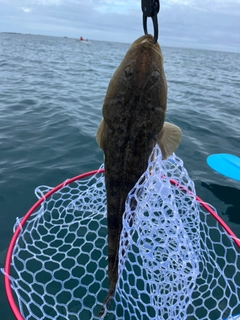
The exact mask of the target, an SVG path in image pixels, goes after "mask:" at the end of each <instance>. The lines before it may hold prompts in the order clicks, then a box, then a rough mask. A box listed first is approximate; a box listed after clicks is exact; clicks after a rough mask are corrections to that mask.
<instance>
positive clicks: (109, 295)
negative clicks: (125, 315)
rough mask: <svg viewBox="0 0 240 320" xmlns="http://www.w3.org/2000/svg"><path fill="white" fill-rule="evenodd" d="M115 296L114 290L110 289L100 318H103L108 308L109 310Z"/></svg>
mask: <svg viewBox="0 0 240 320" xmlns="http://www.w3.org/2000/svg"><path fill="white" fill-rule="evenodd" d="M113 295H114V290H112V289H109V291H108V294H107V296H106V298H105V299H104V301H103V304H102V306H101V308H100V311H99V313H98V317H99V318H101V317H102V316H103V314H104V312H105V308H106V306H107V308H108V309H109V307H110V303H111V300H112V298H113Z"/></svg>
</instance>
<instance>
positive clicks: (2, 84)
mask: <svg viewBox="0 0 240 320" xmlns="http://www.w3.org/2000/svg"><path fill="white" fill-rule="evenodd" d="M160 44H161V39H160ZM128 47H129V44H120V43H110V42H101V41H89V42H85V43H81V42H79V41H76V40H74V39H67V38H56V37H44V36H32V35H17V34H0V267H3V265H4V259H5V254H6V249H7V247H8V244H9V242H10V239H11V236H12V227H13V225H14V223H15V221H16V217H22V216H23V215H24V214H25V213H26V212H27V210H28V209H29V208H30V207H31V206H32V205H33V203H34V202H35V201H36V197H35V195H34V189H35V188H36V187H37V186H38V185H41V184H44V185H49V186H56V185H57V184H59V183H61V182H62V181H64V180H66V179H67V178H71V177H73V176H75V175H78V174H80V173H83V172H86V171H89V170H94V169H97V168H98V167H99V166H100V165H101V163H102V162H103V154H102V151H101V150H100V149H99V147H98V145H97V143H96V141H95V135H96V131H97V127H98V124H99V122H100V120H101V108H102V103H103V99H104V96H105V92H106V89H107V85H108V82H109V80H110V78H111V76H112V74H113V72H114V70H115V69H116V67H117V66H118V65H119V63H120V62H121V60H122V58H123V56H124V54H125V52H126V50H127V49H128ZM162 51H163V55H164V60H165V73H166V77H167V81H168V110H167V120H168V121H170V122H173V123H174V124H176V125H178V126H179V127H180V128H181V129H182V131H183V139H182V142H181V145H180V147H179V148H178V150H177V151H176V154H177V155H178V156H179V157H181V158H182V159H183V161H184V163H185V167H186V169H187V170H188V172H189V175H190V177H191V178H192V179H193V181H194V182H195V186H196V190H197V194H198V196H200V197H201V198H202V199H203V200H205V201H206V202H208V203H210V204H212V205H213V206H214V207H215V208H216V209H217V211H218V213H219V215H220V216H221V217H222V218H223V219H224V220H225V221H226V222H227V223H228V225H229V226H230V227H231V228H232V230H233V231H234V232H235V233H236V235H237V236H238V237H240V183H239V182H237V181H234V180H231V179H228V178H226V177H224V176H221V175H219V174H217V173H215V172H214V171H212V170H211V169H210V168H209V167H208V166H207V164H206V158H207V156H208V155H210V154H213V153H221V152H224V153H231V154H235V155H237V156H240V54H237V53H225V52H214V51H203V50H202V51H201V50H192V49H181V48H166V47H163V48H162ZM0 286H1V291H0V292H1V294H0V310H1V317H2V319H6V320H10V319H14V317H13V315H12V313H11V311H10V309H9V307H8V303H7V300H6V298H5V294H4V289H3V277H2V276H1V277H0Z"/></svg>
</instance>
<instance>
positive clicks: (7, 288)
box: [4, 169, 240, 320]
mask: <svg viewBox="0 0 240 320" xmlns="http://www.w3.org/2000/svg"><path fill="white" fill-rule="evenodd" d="M98 173H104V169H100V170H93V171H89V172H86V173H83V174H80V175H78V176H76V177H73V178H71V179H68V180H66V181H64V182H62V183H61V184H59V185H58V186H56V187H55V188H53V189H51V190H50V191H49V192H47V193H46V194H45V195H44V196H43V197H42V198H40V199H39V200H38V201H37V202H36V203H35V204H34V205H33V206H32V207H31V208H30V209H29V210H28V212H27V213H26V214H25V216H24V217H23V218H22V220H21V221H20V222H19V225H18V226H17V228H16V230H15V232H14V234H13V236H12V239H11V241H10V244H9V246H8V250H7V255H6V260H5V265H4V286H5V291H6V295H7V299H8V303H9V305H10V308H11V310H12V312H13V314H14V316H15V318H16V319H17V320H24V318H23V317H22V315H21V313H20V311H19V309H18V307H17V305H16V303H15V301H14V298H13V294H12V289H11V283H10V267H11V261H12V253H13V248H14V246H15V243H16V241H17V238H18V236H19V234H20V232H21V230H22V228H23V226H24V225H25V223H26V221H27V220H28V218H29V217H30V215H31V214H32V213H33V212H34V211H35V210H36V209H37V208H38V207H39V206H40V205H41V204H42V203H43V202H44V201H45V200H46V199H47V198H49V197H50V196H51V195H52V194H53V193H55V192H56V191H58V190H59V189H61V188H63V187H65V186H66V185H68V184H70V183H72V182H74V181H76V180H80V179H83V178H87V177H89V176H92V175H94V174H98ZM170 182H171V184H173V185H175V186H177V187H179V188H180V189H181V190H183V191H184V192H186V193H187V192H188V193H190V194H192V195H193V193H192V192H191V191H189V190H187V189H186V188H185V187H183V186H181V185H180V184H179V183H178V182H177V181H175V180H170ZM195 197H196V200H197V201H198V202H199V203H200V204H201V206H203V207H204V208H205V209H206V210H207V211H208V212H209V213H210V214H211V215H212V216H213V217H214V219H216V220H217V221H218V223H219V224H220V225H221V226H222V227H223V229H224V230H225V231H226V232H227V233H228V235H229V236H230V237H231V238H232V239H233V240H234V242H235V244H236V245H237V246H238V248H240V239H238V238H237V236H236V235H235V234H234V232H233V231H232V230H231V229H230V228H229V227H228V226H227V224H226V223H225V222H224V221H223V220H222V219H221V218H220V217H219V216H218V214H217V213H216V212H215V211H214V210H213V209H212V208H210V206H209V205H208V204H207V203H206V202H204V201H203V200H202V199H200V198H199V197H198V196H195Z"/></svg>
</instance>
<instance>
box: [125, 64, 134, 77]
mask: <svg viewBox="0 0 240 320" xmlns="http://www.w3.org/2000/svg"><path fill="white" fill-rule="evenodd" d="M124 72H125V76H126V77H127V78H129V77H131V76H132V74H133V67H130V66H127V68H125V70H124Z"/></svg>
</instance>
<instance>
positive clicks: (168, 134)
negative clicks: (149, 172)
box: [156, 122, 182, 159]
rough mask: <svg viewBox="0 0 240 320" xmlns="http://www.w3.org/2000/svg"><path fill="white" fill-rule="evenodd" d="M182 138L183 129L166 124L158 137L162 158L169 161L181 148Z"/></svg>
mask: <svg viewBox="0 0 240 320" xmlns="http://www.w3.org/2000/svg"><path fill="white" fill-rule="evenodd" d="M181 138H182V132H181V129H180V128H179V127H178V126H175V125H174V124H172V123H169V122H164V125H163V128H162V130H161V131H160V132H159V134H158V135H156V139H157V143H158V144H159V147H160V149H161V151H162V158H163V159H167V158H168V157H169V156H170V155H171V154H172V153H173V152H174V151H175V150H176V149H177V147H178V146H179V144H180V142H181Z"/></svg>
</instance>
